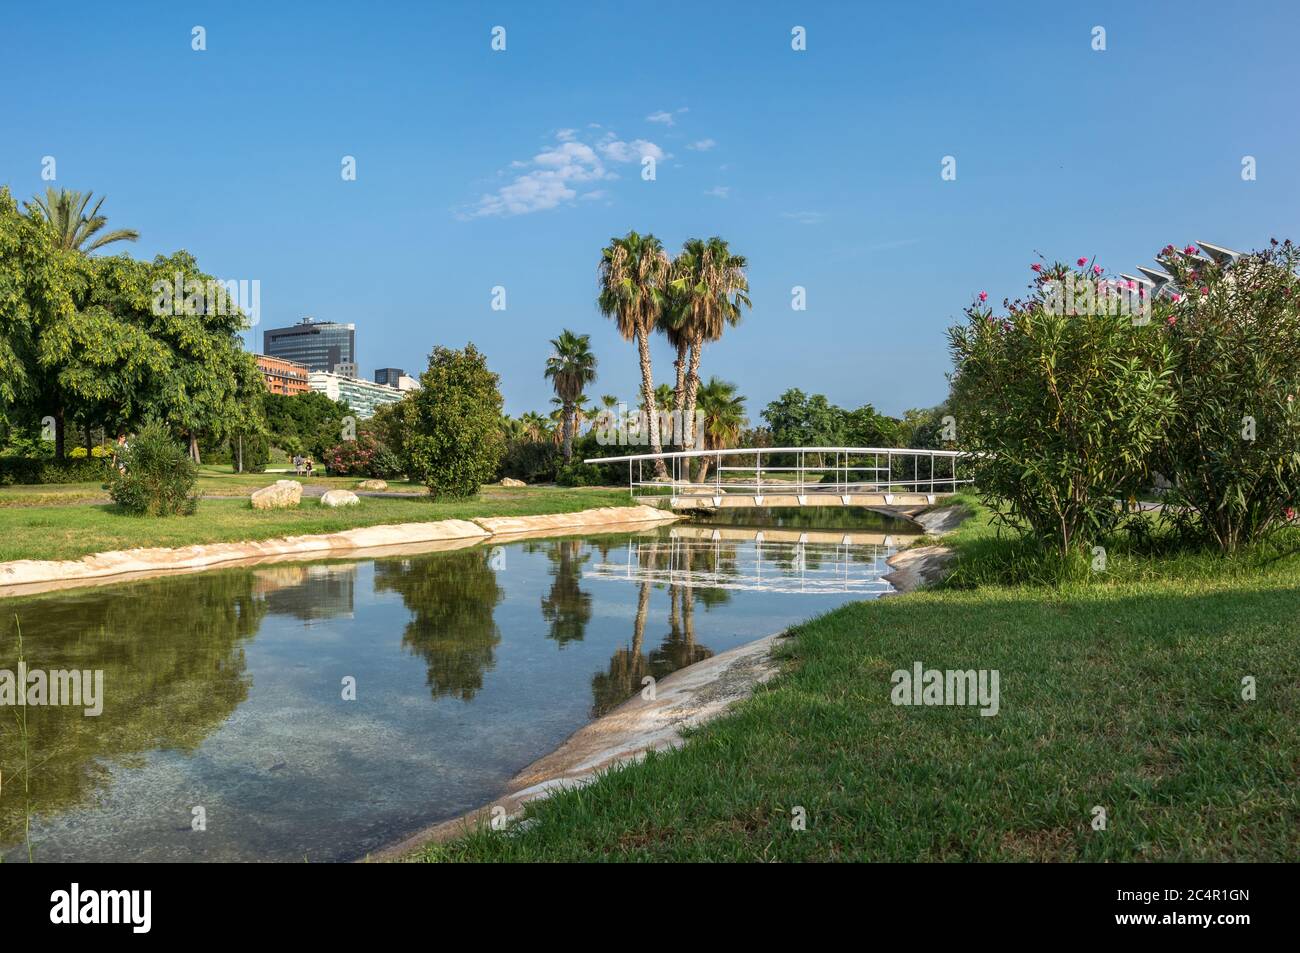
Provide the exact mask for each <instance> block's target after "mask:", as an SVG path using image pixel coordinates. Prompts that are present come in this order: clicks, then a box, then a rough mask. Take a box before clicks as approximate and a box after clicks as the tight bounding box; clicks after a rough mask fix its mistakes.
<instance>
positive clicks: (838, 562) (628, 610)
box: [0, 510, 907, 862]
mask: <svg viewBox="0 0 1300 953" xmlns="http://www.w3.org/2000/svg"><path fill="white" fill-rule="evenodd" d="M836 515H837V517H838V521H839V523H838V526H837V525H835V523H836V520H828V518H827V515H826V514H825V513H824V512H819V513H810V514H805V515H804V516H803V517H797V516H796V517H789V516H781V517H779V518H778V517H775V516H774V515H773V514H766V525H765V528H764V529H763V530H762V536H761V537H759V536H758V535H757V533H756V531H755V530H753V529H750V528H747V527H744V526H741V525H735V524H734V523H732V522H730V521H723V520H716V521H711V522H703V523H701V522H697V523H692V524H677V525H674V526H671V527H665V528H660V529H657V530H652V531H649V532H647V533H643V534H637V535H634V536H593V537H590V538H578V537H567V538H557V539H546V540H529V541H523V542H516V543H513V544H509V545H503V546H495V547H494V546H476V547H473V548H465V549H459V550H454V551H449V552H435V553H427V554H422V555H418V556H404V557H396V558H379V559H361V560H355V561H331V562H324V563H277V564H271V565H264V566H257V567H252V568H242V569H230V570H225V571H214V572H208V573H202V574H196V575H187V576H177V577H172V578H164V579H153V580H147V581H142V582H135V583H125V584H120V585H115V586H106V587H100V588H92V589H83V590H77V591H74V592H62V593H56V594H50V595H47V596H40V597H28V598H21V599H9V600H5V601H4V603H3V604H2V605H0V611H2V612H3V619H2V620H0V669H7V670H9V671H12V672H16V671H17V668H18V664H17V663H18V657H17V639H16V635H17V632H16V628H15V616H17V619H18V620H19V621H20V622H21V626H22V635H23V642H24V653H25V661H26V667H27V671H28V672H31V671H33V670H42V671H50V670H59V669H66V670H70V669H84V670H96V669H99V670H102V671H103V673H104V702H103V712H102V714H100V715H99V716H98V717H88V716H86V715H85V714H84V713H83V710H82V708H79V707H78V708H73V707H50V706H46V707H33V706H28V707H27V708H25V709H20V708H17V707H10V706H5V707H0V857H3V860H4V861H5V862H12V861H18V860H25V859H26V858H27V839H26V838H25V836H24V826H25V823H26V821H27V819H28V817H29V816H30V825H31V826H30V842H31V846H32V856H33V858H34V859H36V860H43V861H59V860H87V861H130V860H141V861H190V860H302V859H306V860H313V861H324V860H348V859H353V858H356V857H359V856H364V855H365V854H366V853H367V852H369V851H372V850H375V849H378V848H380V847H383V846H385V845H388V844H391V843H393V842H394V841H396V840H399V839H401V838H402V837H404V836H407V835H409V834H411V833H414V832H415V831H418V830H420V829H421V828H423V827H425V826H427V825H429V824H432V823H436V822H437V821H439V820H444V819H446V818H449V817H454V816H456V815H458V814H461V813H463V812H465V811H468V810H471V809H473V808H476V807H479V806H481V805H483V804H485V803H488V802H490V801H491V799H492V798H493V797H495V796H496V795H498V794H499V793H500V792H501V791H502V790H503V789H504V787H505V784H506V782H507V781H508V780H509V779H510V778H511V777H512V776H513V775H514V774H515V773H517V772H518V771H519V770H520V769H522V768H523V767H525V766H526V765H527V764H529V763H530V762H532V761H533V760H535V759H536V758H538V757H540V756H541V755H543V754H546V753H547V752H549V751H551V750H553V749H554V748H556V747H557V746H558V745H559V744H560V743H561V742H563V741H564V739H565V738H566V737H567V736H568V735H569V734H571V733H572V732H573V731H574V730H576V729H577V728H579V727H581V726H582V725H583V724H584V723H586V722H587V721H589V720H590V719H592V718H593V717H596V716H598V715H600V714H602V713H604V712H606V711H608V710H610V709H611V708H613V707H615V706H617V705H618V704H620V703H621V702H623V701H625V700H626V699H627V698H629V697H631V696H633V695H634V694H636V693H637V692H638V691H640V689H641V680H642V678H643V677H644V676H645V675H653V676H655V677H656V678H663V677H664V676H666V675H668V674H669V673H670V672H672V671H674V670H676V669H678V668H681V667H682V666H684V665H689V664H691V663H692V662H696V661H699V660H701V659H704V658H708V657H709V656H710V655H713V654H715V653H718V652H722V651H725V650H727V649H730V648H733V647H735V646H738V645H742V644H744V643H746V642H749V641H752V640H753V639H756V638H760V637H762V636H765V635H768V634H770V633H772V632H776V631H780V630H781V629H782V628H784V627H786V626H788V625H790V624H792V623H795V622H798V621H801V620H803V619H806V618H808V617H809V616H812V615H815V614H817V613H820V612H823V611H826V610H828V609H831V608H833V607H835V606H837V605H840V604H841V603H843V602H846V601H851V600H855V599H862V598H872V597H874V596H875V595H877V594H879V593H880V592H882V591H887V590H888V586H887V584H885V583H883V582H881V581H880V579H879V577H880V575H881V573H882V572H885V571H887V567H886V566H885V563H884V561H885V558H886V557H887V556H888V555H889V554H890V552H891V551H892V549H891V545H892V543H893V542H894V540H893V539H892V538H891V539H886V538H885V536H884V534H886V533H890V532H892V533H895V534H896V533H898V532H900V531H901V532H907V530H906V529H905V526H906V524H898V523H890V522H889V521H885V520H883V519H882V518H880V517H875V516H865V515H864V514H862V513H851V512H846V511H842V510H841V511H838V513H837V514H836ZM753 518H754V517H751V519H753ZM778 524H781V525H778ZM846 527H847V528H846ZM868 531H870V532H868ZM845 534H848V536H849V538H848V540H847V542H846V540H845ZM801 536H802V538H803V542H800V541H799V540H800V538H801ZM345 679H354V680H355V686H356V691H355V694H356V697H355V700H346V699H345V698H344V693H345V688H344V682H345ZM24 713H25V714H26V719H27V724H26V731H25V735H26V741H27V756H26V759H24V754H23V738H24V731H23V730H22V727H21V718H22V715H23V714H24ZM25 761H26V763H27V764H29V765H30V771H29V773H28V776H27V781H28V784H27V786H26V787H27V789H26V790H24V763H25ZM196 818H201V819H202V820H203V821H204V823H205V825H206V830H203V831H195V830H194V829H193V828H194V826H195V823H196Z"/></svg>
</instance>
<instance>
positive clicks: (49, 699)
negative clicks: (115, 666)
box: [0, 662, 104, 718]
mask: <svg viewBox="0 0 1300 953" xmlns="http://www.w3.org/2000/svg"><path fill="white" fill-rule="evenodd" d="M5 705H16V706H18V707H23V706H33V707H43V706H46V705H50V706H55V707H57V706H60V705H67V706H70V707H73V708H76V707H84V712H83V713H84V714H85V715H87V716H89V717H91V718H95V717H98V716H99V714H100V713H101V712H102V711H103V710H104V670H103V669H98V668H97V669H95V670H94V671H91V670H90V669H84V670H82V669H75V668H74V669H72V670H71V671H69V670H67V669H53V670H51V671H48V672H47V671H44V670H42V669H39V668H33V669H29V668H28V667H27V663H26V662H19V663H18V671H17V672H13V671H11V670H9V669H7V668H0V707H4V706H5Z"/></svg>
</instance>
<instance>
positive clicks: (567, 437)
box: [546, 328, 596, 463]
mask: <svg viewBox="0 0 1300 953" xmlns="http://www.w3.org/2000/svg"><path fill="white" fill-rule="evenodd" d="M551 347H553V348H554V349H555V353H554V354H552V355H551V356H550V357H548V358H547V359H546V377H547V378H548V379H549V380H550V382H551V384H552V385H553V386H554V387H555V395H556V397H558V398H559V400H560V409H561V412H562V413H563V416H564V423H563V427H564V462H565V463H568V462H569V460H570V459H572V457H573V432H574V430H575V429H577V420H576V416H575V411H576V409H577V407H578V406H579V405H580V404H585V403H586V401H587V398H586V396H585V395H584V394H583V393H582V389H583V388H584V387H586V386H587V385H588V384H590V383H591V382H592V381H594V380H595V379H596V355H595V354H592V353H591V335H590V334H574V333H573V332H572V331H570V330H568V329H567V328H566V329H565V330H563V331H561V332H560V336H559V337H557V338H554V339H553V340H552V341H551Z"/></svg>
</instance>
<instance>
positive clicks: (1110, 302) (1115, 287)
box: [1042, 273, 1151, 325]
mask: <svg viewBox="0 0 1300 953" xmlns="http://www.w3.org/2000/svg"><path fill="white" fill-rule="evenodd" d="M1042 291H1043V304H1044V307H1045V308H1046V309H1047V310H1048V311H1050V312H1052V314H1055V315H1057V316H1062V315H1066V314H1069V315H1071V316H1078V317H1090V318H1091V317H1101V316H1104V315H1110V316H1112V317H1113V316H1116V315H1127V316H1130V317H1132V319H1133V323H1134V324H1136V325H1143V324H1149V323H1150V322H1151V295H1150V293H1149V289H1148V288H1147V287H1146V286H1145V285H1140V284H1138V283H1137V282H1136V281H1129V280H1123V281H1120V280H1117V279H1114V278H1076V277H1075V276H1074V274H1072V273H1071V274H1068V275H1066V276H1065V280H1064V281H1061V280H1060V279H1059V278H1049V279H1047V280H1046V281H1044V282H1043V288H1042Z"/></svg>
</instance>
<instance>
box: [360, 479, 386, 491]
mask: <svg viewBox="0 0 1300 953" xmlns="http://www.w3.org/2000/svg"><path fill="white" fill-rule="evenodd" d="M357 489H358V490H387V489H388V484H387V483H386V482H385V481H384V480H362V481H361V482H360V483H358V484H357Z"/></svg>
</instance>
